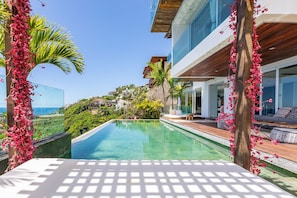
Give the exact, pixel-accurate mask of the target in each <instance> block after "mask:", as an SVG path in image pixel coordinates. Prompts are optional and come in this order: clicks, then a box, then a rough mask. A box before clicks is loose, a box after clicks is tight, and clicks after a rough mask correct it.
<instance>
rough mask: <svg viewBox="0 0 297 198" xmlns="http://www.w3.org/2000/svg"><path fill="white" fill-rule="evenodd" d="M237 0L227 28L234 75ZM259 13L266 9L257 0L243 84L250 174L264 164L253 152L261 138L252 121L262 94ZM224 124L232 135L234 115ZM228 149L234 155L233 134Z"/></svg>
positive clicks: (232, 79)
mask: <svg viewBox="0 0 297 198" xmlns="http://www.w3.org/2000/svg"><path fill="white" fill-rule="evenodd" d="M236 6H237V0H234V4H233V6H232V12H231V15H230V25H229V27H230V28H231V30H232V31H233V37H234V40H233V43H232V47H231V52H230V62H229V69H230V70H231V71H232V72H233V73H234V74H235V73H236V70H237V67H236V60H237V57H236V56H237V51H236V45H237V43H236V42H237V32H236V31H237V14H238V13H237V7H236ZM260 11H262V12H264V11H267V9H261V6H260V5H258V4H257V0H254V17H253V34H252V40H253V52H252V67H251V69H250V78H249V79H248V80H247V81H246V82H245V86H246V96H247V97H248V98H249V99H250V100H251V105H252V106H251V130H252V133H251V136H250V141H251V144H250V146H249V149H250V151H251V164H250V165H251V166H250V167H251V172H253V173H257V174H259V173H260V169H259V167H265V166H266V164H265V163H263V162H260V158H259V154H260V153H259V152H258V151H256V150H254V148H255V146H256V144H257V143H260V144H261V143H262V138H261V137H260V136H258V135H257V134H258V133H259V131H260V130H259V128H257V127H256V126H255V125H254V124H253V123H254V122H255V120H254V114H255V112H258V111H259V110H261V105H260V102H259V98H260V97H259V96H260V95H261V94H262V90H261V86H260V85H261V83H262V72H261V62H262V59H261V55H260V54H259V53H258V51H259V50H260V45H259V43H258V35H257V32H256V29H257V28H256V21H255V15H256V14H258V13H259V12H260ZM228 80H229V81H230V84H231V85H230V88H231V90H232V91H231V94H230V98H229V102H230V107H229V108H230V109H231V110H232V111H233V110H234V104H233V101H234V99H235V98H236V97H237V95H236V92H235V86H236V84H235V75H231V76H229V79H228ZM226 123H227V124H229V131H230V132H231V133H234V131H235V127H236V126H235V118H234V115H229V116H227V117H226ZM230 147H231V151H232V154H233V155H234V150H235V145H234V134H233V135H232V136H231V139H230Z"/></svg>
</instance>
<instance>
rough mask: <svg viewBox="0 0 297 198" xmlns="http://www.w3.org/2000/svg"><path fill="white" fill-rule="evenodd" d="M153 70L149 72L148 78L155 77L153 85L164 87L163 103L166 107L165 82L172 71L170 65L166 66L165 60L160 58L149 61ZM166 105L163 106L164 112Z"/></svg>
mask: <svg viewBox="0 0 297 198" xmlns="http://www.w3.org/2000/svg"><path fill="white" fill-rule="evenodd" d="M148 65H149V66H150V68H151V69H152V71H151V72H150V73H149V75H148V78H151V79H153V85H154V86H155V87H159V86H161V87H162V92H163V104H164V107H165V104H166V96H165V88H164V85H165V82H166V81H167V79H168V77H169V71H170V68H171V67H170V66H168V67H166V68H164V67H163V65H164V64H163V60H160V61H159V62H156V63H148ZM164 107H163V112H164Z"/></svg>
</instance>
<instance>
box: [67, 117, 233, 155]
mask: <svg viewBox="0 0 297 198" xmlns="http://www.w3.org/2000/svg"><path fill="white" fill-rule="evenodd" d="M230 155H231V154H230V151H229V149H228V148H224V147H221V146H219V145H218V144H215V143H213V142H211V141H208V140H206V139H203V138H201V137H198V136H196V135H193V134H191V133H189V132H187V131H185V130H182V129H179V128H176V127H173V126H172V125H169V124H166V123H164V122H161V121H159V120H157V121H142V120H136V121H126V120H116V121H114V122H111V123H110V124H108V125H106V126H104V127H99V128H98V130H94V131H91V132H89V133H88V134H84V135H82V136H81V137H78V138H76V139H75V140H74V141H73V143H72V158H73V159H116V160H133V159H135V160H137V159H138V160H154V159H155V160H162V159H167V160H174V159H196V160H197V159H198V160H215V159H216V160H218V159H223V160H228V161H230V160H231V158H230V157H229V156H230Z"/></svg>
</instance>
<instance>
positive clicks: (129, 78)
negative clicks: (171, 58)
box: [0, 0, 171, 105]
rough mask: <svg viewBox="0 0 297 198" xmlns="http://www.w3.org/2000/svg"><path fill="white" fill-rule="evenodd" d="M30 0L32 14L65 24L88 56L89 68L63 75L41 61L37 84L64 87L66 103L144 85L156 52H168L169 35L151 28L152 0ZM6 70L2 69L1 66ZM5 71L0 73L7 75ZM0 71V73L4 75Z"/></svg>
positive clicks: (33, 75)
mask: <svg viewBox="0 0 297 198" xmlns="http://www.w3.org/2000/svg"><path fill="white" fill-rule="evenodd" d="M42 2H44V4H45V6H44V7H43V6H42V5H41V2H40V1H39V0H31V6H32V14H39V15H42V16H45V17H46V18H47V20H48V21H49V22H52V23H56V24H58V25H60V26H63V27H64V28H65V29H66V30H67V31H68V32H69V33H70V34H71V36H72V39H73V41H74V42H75V44H76V45H77V46H78V48H79V51H80V52H81V53H82V54H83V56H84V59H85V72H84V73H83V74H77V73H76V72H75V70H73V72H72V73H71V74H67V75H66V74H64V73H63V72H62V71H60V70H59V69H58V68H56V67H54V66H52V65H45V68H43V66H41V65H39V66H38V67H37V68H35V69H34V70H33V71H32V72H31V73H30V76H29V80H30V81H32V82H35V83H39V84H43V85H47V86H51V87H55V88H58V89H63V90H64V97H65V105H66V104H71V103H74V102H77V101H78V100H80V99H82V98H89V97H92V96H103V95H107V93H108V92H109V91H113V90H115V88H117V87H119V86H124V85H129V84H135V85H136V86H141V85H145V84H146V83H147V82H148V80H147V79H143V76H142V72H143V68H144V67H145V66H146V63H147V62H149V61H150V58H151V57H152V56H164V55H165V56H167V54H168V53H169V50H170V46H171V41H170V39H166V38H164V35H165V34H164V33H151V32H150V0H84V1H78V0H43V1H42ZM3 71H4V70H3ZM3 71H1V72H2V74H3ZM0 74H1V73H0Z"/></svg>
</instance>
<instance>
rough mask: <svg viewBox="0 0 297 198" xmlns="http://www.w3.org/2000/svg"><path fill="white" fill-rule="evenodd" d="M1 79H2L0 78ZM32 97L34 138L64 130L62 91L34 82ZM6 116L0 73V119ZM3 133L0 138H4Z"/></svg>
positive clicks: (3, 88)
mask: <svg viewBox="0 0 297 198" xmlns="http://www.w3.org/2000/svg"><path fill="white" fill-rule="evenodd" d="M1 79H2V80H1ZM33 86H34V91H33V92H34V96H32V97H31V99H32V108H33V115H34V117H33V123H34V128H35V134H34V139H35V140H39V139H43V138H46V137H48V136H51V135H54V134H57V133H61V132H64V91H63V90H61V89H57V88H53V87H49V86H45V85H40V84H35V83H33ZM5 116H6V83H5V77H4V76H1V75H0V120H2V121H3V120H4V119H5ZM4 136H5V135H4V133H2V134H1V135H0V139H1V138H4Z"/></svg>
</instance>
